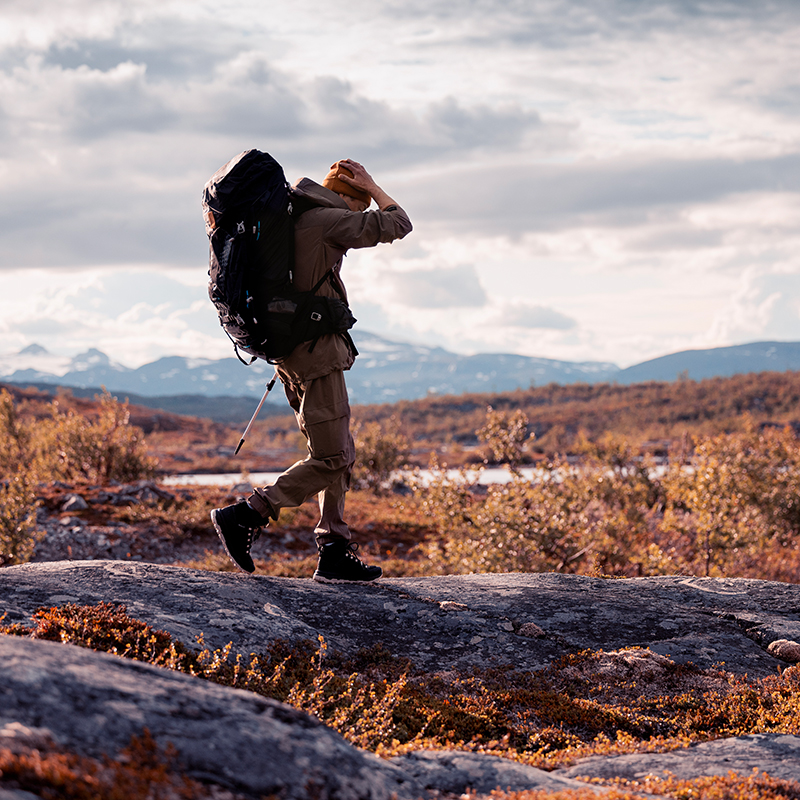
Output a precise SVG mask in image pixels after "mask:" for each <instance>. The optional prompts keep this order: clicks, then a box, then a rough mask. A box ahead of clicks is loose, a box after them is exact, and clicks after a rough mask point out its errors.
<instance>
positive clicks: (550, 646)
mask: <svg viewBox="0 0 800 800" xmlns="http://www.w3.org/2000/svg"><path fill="white" fill-rule="evenodd" d="M1 574H2V581H1V582H0V604H1V605H0V608H2V611H3V612H4V613H5V614H6V624H8V623H10V622H23V621H25V620H27V619H29V617H30V614H31V613H32V612H33V611H34V610H35V609H36V608H37V607H39V606H46V605H58V604H63V603H66V602H74V603H80V604H94V603H96V602H98V601H99V600H113V601H114V602H118V603H123V604H125V605H126V606H127V607H128V610H129V612H130V613H131V615H132V616H135V617H137V618H138V619H141V620H144V621H145V622H148V623H149V624H151V625H153V626H155V627H157V628H162V629H164V630H166V631H168V632H169V633H171V634H172V635H173V636H175V637H176V638H178V639H180V640H181V641H183V642H184V643H186V644H188V645H192V644H193V643H194V640H195V636H196V634H197V633H198V632H200V631H202V632H203V633H204V635H205V641H206V643H207V644H209V645H211V646H212V647H222V646H224V645H225V644H227V643H228V642H233V649H234V650H235V651H239V652H243V653H250V652H256V651H259V650H262V649H263V648H264V645H265V643H267V642H269V641H271V640H272V639H275V638H283V639H288V640H297V639H311V640H312V641H316V640H317V637H318V636H320V635H322V636H324V638H325V639H326V641H327V642H328V644H329V645H330V646H331V647H333V648H336V649H338V650H340V651H342V652H344V653H353V652H355V651H356V650H358V649H361V648H363V647H370V646H372V645H374V644H375V643H376V642H382V643H383V644H384V645H385V646H386V647H387V648H388V649H389V650H390V651H391V652H393V653H396V654H401V655H404V656H406V657H408V658H410V659H411V661H412V662H413V663H414V664H415V666H417V667H419V668H420V669H425V670H429V671H430V670H439V669H449V668H452V667H456V668H459V669H468V668H470V667H471V666H486V665H488V664H510V665H513V666H514V667H516V668H518V669H525V670H533V669H540V668H542V667H544V666H547V665H548V664H550V663H551V662H552V660H553V659H554V658H557V657H559V656H562V655H565V654H567V653H571V652H575V651H578V650H583V649H586V648H591V649H595V650H618V649H620V648H623V647H632V646H640V647H647V648H649V649H650V650H651V651H653V652H654V653H658V654H661V655H666V656H669V657H670V658H671V659H672V660H674V661H676V662H679V663H684V662H689V661H691V662H693V663H694V664H695V665H697V666H699V667H712V666H715V665H719V664H722V665H724V668H725V669H726V670H728V671H729V672H732V673H735V674H739V675H744V674H747V675H749V676H750V677H763V676H766V675H774V674H775V671H776V668H777V667H778V665H779V664H781V663H786V662H784V661H782V660H781V657H780V654H781V653H783V654H784V655H786V656H787V659H789V658H791V656H790V654H791V653H792V652H794V651H793V649H792V648H791V646H790V645H787V644H785V643H787V642H788V643H790V644H791V643H797V642H800V586H798V585H795V584H781V583H770V582H767V581H756V580H746V579H719V578H684V577H658V578H637V579H628V580H606V579H601V578H588V577H584V576H579V575H560V574H523V573H512V574H483V575H454V576H444V577H435V578H394V579H383V580H380V581H378V582H376V583H373V584H370V585H367V586H357V585H352V584H345V585H336V586H332V585H326V584H318V583H315V582H313V581H310V580H307V579H301V578H272V577H260V576H247V575H244V574H241V573H217V572H203V571H199V570H189V569H183V568H180V567H171V566H166V565H160V564H147V563H131V562H121V561H72V562H46V563H37V564H25V565H22V566H18V567H9V568H6V569H4V570H3V571H2V573H1ZM779 640H784V643H783V644H782V645H781V647H780V648H779V649H776V648H773V650H774V651H775V652H774V655H773V653H771V652H768V649H769V646H770V645H771V644H772V643H773V642H778V641H779Z"/></svg>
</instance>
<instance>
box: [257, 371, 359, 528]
mask: <svg viewBox="0 0 800 800" xmlns="http://www.w3.org/2000/svg"><path fill="white" fill-rule="evenodd" d="M285 389H286V396H287V399H288V400H289V404H290V405H291V406H292V408H293V409H294V411H295V416H296V418H297V424H298V427H299V428H300V431H301V432H302V433H303V435H304V436H305V437H306V446H307V448H308V456H306V458H304V459H303V460H302V461H298V462H297V463H296V464H293V465H292V466H291V467H289V469H288V470H286V471H285V472H284V473H282V474H281V475H280V476H279V477H278V479H277V480H276V481H275V483H273V484H272V485H271V486H265V487H263V488H257V489H256V490H255V491H254V492H253V494H252V495H251V497H250V498H249V502H250V504H251V505H252V506H253V508H255V509H256V510H257V511H259V512H260V513H261V514H262V515H263V516H272V517H273V518H277V515H278V512H279V511H280V509H281V508H289V507H294V506H299V505H302V503H304V502H305V501H306V500H309V499H310V498H311V497H313V496H314V495H315V494H318V495H319V498H318V499H319V507H320V520H319V522H318V523H317V526H316V528H315V529H314V532H315V533H316V534H317V538H318V539H319V540H320V541H323V542H325V541H331V540H333V539H348V540H349V539H350V530H349V528H348V527H347V524H346V523H345V521H344V503H345V495H346V493H347V490H348V488H349V485H350V474H351V472H352V469H353V463H354V461H355V447H354V444H353V438H352V436H351V435H350V403H349V401H348V398H347V388H346V386H345V381H344V374H343V373H342V372H340V371H339V372H333V373H331V374H330V375H326V376H324V377H322V378H315V379H314V380H311V381H305V382H302V383H287V384H286V385H285Z"/></svg>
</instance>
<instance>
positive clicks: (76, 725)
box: [0, 636, 419, 800]
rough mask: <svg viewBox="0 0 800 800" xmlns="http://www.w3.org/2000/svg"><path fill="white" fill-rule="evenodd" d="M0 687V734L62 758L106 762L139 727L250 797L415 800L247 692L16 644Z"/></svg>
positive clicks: (310, 727)
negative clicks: (33, 737) (6, 731)
mask: <svg viewBox="0 0 800 800" xmlns="http://www.w3.org/2000/svg"><path fill="white" fill-rule="evenodd" d="M0 675H2V676H3V678H2V682H1V684H0V729H3V727H4V725H9V723H12V724H11V725H10V727H12V728H13V729H14V731H15V733H18V731H19V726H20V724H21V725H24V726H32V727H35V728H37V729H41V728H46V729H47V730H48V731H49V732H50V733H51V735H52V738H53V739H54V740H55V741H56V742H57V743H58V744H60V745H62V746H65V747H67V748H69V749H70V750H73V751H74V752H78V753H82V754H85V755H94V756H98V755H100V754H101V753H108V754H109V755H112V756H113V755H115V754H116V753H118V752H119V750H120V749H122V748H123V747H125V746H126V745H128V744H129V742H130V739H131V736H132V735H140V734H141V733H142V730H143V728H145V727H146V728H147V729H148V730H149V731H150V733H151V734H152V735H153V737H154V738H155V740H156V741H157V742H158V743H159V744H160V745H161V746H164V747H166V746H167V744H168V743H172V744H173V745H174V746H175V748H176V749H177V752H178V757H179V758H180V760H181V762H182V763H183V765H184V769H185V774H187V775H189V776H190V777H192V778H195V779H197V780H202V781H207V782H211V783H216V784H219V785H221V786H225V787H228V788H230V789H233V790H236V791H238V792H243V793H246V794H249V795H251V796H253V797H262V796H264V795H277V796H280V797H282V798H287V800H288V799H289V798H296V799H297V800H307V799H308V800H311V799H313V800H325V798H334V797H335V798H337V799H341V800H347V799H349V800H362V799H363V800H389V799H390V798H391V797H392V796H393V795H397V797H398V798H411V797H418V796H419V787H418V786H417V784H416V782H415V780H414V779H413V778H412V777H410V776H407V775H406V774H404V773H403V772H402V770H401V769H400V768H398V767H397V766H395V765H392V764H390V763H388V762H387V761H384V760H381V759H379V758H378V757H376V756H374V755H372V754H371V753H367V752H363V751H361V750H358V749H357V748H355V747H353V746H352V745H350V744H348V743H347V742H346V741H345V740H344V739H343V738H342V737H341V736H339V734H337V733H335V732H334V731H332V730H331V729H329V728H327V727H326V726H324V725H323V724H322V723H321V722H319V721H318V720H316V719H314V718H313V717H310V716H309V715H307V714H305V713H303V712H300V711H297V710H296V709H293V708H291V707H290V706H287V705H284V704H282V703H278V702H276V701H274V700H269V699H266V698H263V697H260V696H258V695H256V694H253V693H251V692H245V691H239V690H237V689H231V688H228V687H224V686H218V685H217V684H214V683H210V682H208V681H204V680H202V679H200V678H194V677H191V676H189V675H184V674H182V673H178V672H172V671H170V670H166V669H160V668H158V667H153V666H150V665H149V664H143V663H140V662H137V661H131V660H128V659H123V658H119V657H117V656H112V655H108V654H106V653H97V652H94V651H92V650H86V649H83V648H80V647H75V646H73V645H65V644H58V643H55V642H45V641H35V640H29V639H23V638H20V637H17V636H0ZM13 723H16V725H14V724H13ZM0 735H2V731H1V730H0ZM37 735H41V730H39V731H38V733H37Z"/></svg>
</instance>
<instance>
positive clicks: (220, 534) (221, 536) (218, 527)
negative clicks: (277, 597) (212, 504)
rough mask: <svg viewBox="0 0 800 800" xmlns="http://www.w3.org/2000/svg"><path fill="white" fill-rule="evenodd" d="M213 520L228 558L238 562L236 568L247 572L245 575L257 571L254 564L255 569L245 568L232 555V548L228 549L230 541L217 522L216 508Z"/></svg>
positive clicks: (212, 514) (212, 515) (212, 513)
mask: <svg viewBox="0 0 800 800" xmlns="http://www.w3.org/2000/svg"><path fill="white" fill-rule="evenodd" d="M211 522H212V524H213V525H214V530H215V531H216V532H217V536H219V540H220V541H221V542H222V546H223V547H224V548H225V552H226V554H227V555H228V558H229V559H230V560H231V561H233V563H234V564H236V568H237V569H238V570H239V571H240V572H244V574H245V575H252V574H253V573H254V572H255V571H256V568H255V566H254V567H253V569H251V570H250V569H245V568H244V567H243V566H242V565H241V564H240V563H239V562H238V561H237V560H236V559H235V558H234V557H233V556H232V555H231V551H230V550H228V543H227V542H226V541H225V536H224V535H223V533H222V528H220V526H219V524H218V523H217V510H216V509H214V510H213V511H212V512H211Z"/></svg>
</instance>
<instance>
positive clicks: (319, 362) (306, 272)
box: [278, 178, 411, 383]
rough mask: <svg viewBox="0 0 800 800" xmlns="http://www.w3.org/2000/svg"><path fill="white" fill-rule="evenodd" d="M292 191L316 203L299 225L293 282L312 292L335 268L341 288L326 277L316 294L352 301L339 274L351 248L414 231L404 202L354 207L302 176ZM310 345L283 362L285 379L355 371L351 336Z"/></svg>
mask: <svg viewBox="0 0 800 800" xmlns="http://www.w3.org/2000/svg"><path fill="white" fill-rule="evenodd" d="M292 192H293V193H294V194H295V195H297V196H298V197H299V198H300V202H303V200H306V201H311V202H313V203H315V204H316V205H315V207H314V208H311V209H309V210H308V211H306V212H305V213H304V214H303V215H302V216H301V217H300V218H299V220H298V221H297V223H296V225H295V238H294V243H295V269H294V284H295V286H296V287H297V288H298V289H300V290H301V291H309V290H310V289H313V288H314V285H315V284H316V283H317V281H319V279H320V278H322V276H323V275H324V274H325V273H326V272H327V271H328V270H330V269H333V271H334V273H335V275H336V280H337V282H338V284H339V289H340V292H339V293H337V291H336V290H335V289H334V287H333V286H332V285H331V282H330V281H325V282H324V283H323V284H322V286H321V287H320V289H319V290H318V292H317V294H319V295H322V296H324V297H341V298H342V299H344V300H347V294H346V290H345V288H344V284H343V283H342V279H341V276H340V271H341V268H342V258H343V257H344V254H345V253H346V252H347V251H348V250H349V249H351V248H357V247H374V246H375V245H376V244H380V243H381V242H393V241H394V240H395V239H402V238H403V237H404V236H405V235H406V234H407V233H409V232H410V231H411V222H410V221H409V219H408V216H407V215H406V212H405V211H403V209H402V208H400V207H399V206H390V209H391V210H388V211H364V212H360V211H351V210H350V209H349V208H348V206H347V203H345V201H344V200H342V198H341V197H339V195H338V194H336V193H335V192H332V191H330V190H329V189H326V188H325V187H324V186H320V185H319V184H318V183H315V182H314V181H312V180H310V179H309V178H302V179H301V180H299V181H298V182H297V183H296V184H295V185H294V186H293V187H292ZM308 350H309V343H307V342H306V343H304V344H300V345H298V346H297V347H296V348H295V349H294V351H293V352H292V353H291V354H290V355H289V356H288V357H287V358H286V359H285V360H284V361H283V362H282V363H281V364H280V366H279V367H278V371H279V372H280V373H281V377H282V378H284V379H286V380H288V381H289V382H290V383H292V382H302V381H308V380H312V379H313V378H321V377H322V376H323V375H329V374H330V373H331V372H335V371H336V370H345V369H350V367H351V366H352V365H353V361H354V360H355V356H354V355H353V353H352V351H351V349H350V347H349V345H348V343H347V340H346V338H345V337H344V336H342V335H341V334H327V335H325V336H322V337H320V339H319V341H318V342H317V344H316V345H315V347H314V349H313V351H312V352H311V353H309V352H308Z"/></svg>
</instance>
